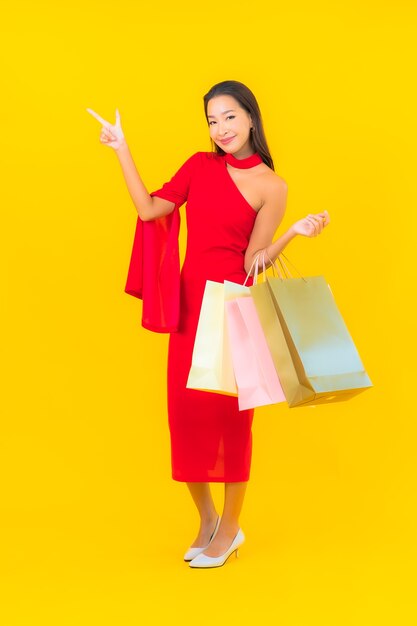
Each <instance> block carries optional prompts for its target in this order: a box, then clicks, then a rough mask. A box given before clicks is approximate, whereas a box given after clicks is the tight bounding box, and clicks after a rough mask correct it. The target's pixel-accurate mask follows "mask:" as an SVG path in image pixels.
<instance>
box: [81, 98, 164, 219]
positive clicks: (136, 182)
mask: <svg viewBox="0 0 417 626" xmlns="http://www.w3.org/2000/svg"><path fill="white" fill-rule="evenodd" d="M87 111H88V112H89V113H90V114H91V115H92V116H93V117H95V118H96V120H98V121H99V122H100V123H101V124H102V129H101V133H100V141H101V143H102V144H104V145H106V146H108V147H109V148H113V150H114V151H115V152H116V154H117V156H118V159H119V163H120V165H121V168H122V172H123V176H124V178H125V181H126V185H127V188H128V190H129V194H130V197H131V198H132V200H133V204H134V205H135V208H136V211H137V212H138V215H139V217H140V219H141V220H142V221H144V222H148V221H151V220H155V219H157V218H158V217H163V216H164V215H169V213H172V211H173V210H174V209H175V202H171V201H170V200H167V199H165V198H159V197H154V196H151V195H150V194H149V193H148V191H147V189H146V187H145V185H144V184H143V181H142V179H141V177H140V176H139V172H138V171H137V169H136V165H135V162H134V160H133V157H132V155H131V153H130V150H129V146H128V145H127V142H126V140H125V136H124V133H123V130H122V125H121V121H120V113H119V110H118V109H116V123H115V124H111V123H110V122H108V121H107V120H105V119H103V118H102V117H101V116H100V115H99V114H98V113H96V112H95V111H93V109H87Z"/></svg>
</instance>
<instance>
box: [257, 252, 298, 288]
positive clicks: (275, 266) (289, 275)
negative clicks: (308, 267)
mask: <svg viewBox="0 0 417 626" xmlns="http://www.w3.org/2000/svg"><path fill="white" fill-rule="evenodd" d="M265 254H266V256H267V257H268V261H269V262H270V264H271V267H272V272H273V273H274V275H275V272H274V270H277V272H278V275H279V277H280V279H281V280H282V279H283V278H282V274H281V272H280V270H279V269H278V266H277V265H276V261H277V260H278V261H279V262H280V263H281V266H282V268H283V270H284V274H286V278H293V275H292V274H291V272H290V270H289V269H288V267H287V266H286V264H285V263H284V261H283V260H282V258H281V257H284V259H287V261H288V263H290V264H291V265H292V266H293V267H294V269H296V270H297V268H296V267H295V265H294V263H291V261H290V260H289V259H288V258H287V257H286V256H285V254H284V253H283V252H280V254H279V255H278V257H277V259H275V261H273V260H272V259H271V257H270V256H269V254H268V253H267V252H266V250H264V251H263V255H262V265H263V271H264V273H265ZM297 272H298V273H299V274H300V276H301V278H302V279H303V280H304V282H307V281H306V280H305V278H304V276H302V274H301V273H300V272H299V271H298V270H297Z"/></svg>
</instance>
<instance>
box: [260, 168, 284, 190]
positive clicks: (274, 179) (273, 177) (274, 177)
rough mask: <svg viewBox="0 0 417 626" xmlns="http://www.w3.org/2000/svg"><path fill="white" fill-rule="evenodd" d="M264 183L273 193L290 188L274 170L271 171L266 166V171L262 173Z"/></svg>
mask: <svg viewBox="0 0 417 626" xmlns="http://www.w3.org/2000/svg"><path fill="white" fill-rule="evenodd" d="M262 182H263V183H264V184H265V185H268V187H270V188H271V190H273V191H278V190H279V189H281V190H282V189H286V188H287V187H288V185H287V182H286V181H285V180H284V179H283V178H282V176H279V175H278V174H277V173H276V172H274V170H271V168H270V167H268V166H267V165H266V167H265V170H264V171H263V172H262Z"/></svg>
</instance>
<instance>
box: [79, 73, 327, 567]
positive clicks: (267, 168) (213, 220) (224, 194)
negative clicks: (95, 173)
mask: <svg viewBox="0 0 417 626" xmlns="http://www.w3.org/2000/svg"><path fill="white" fill-rule="evenodd" d="M87 110H88V111H89V113H91V114H92V115H93V116H94V117H95V118H96V119H97V120H98V121H99V122H100V123H101V124H102V129H101V134H100V141H101V142H102V143H103V144H104V145H107V146H110V147H112V148H113V149H114V150H115V152H116V154H117V156H118V159H119V162H120V164H121V167H122V171H123V175H124V178H125V181H126V184H127V187H128V190H129V193H130V195H131V198H132V200H133V203H134V205H135V207H136V210H137V212H138V215H139V218H140V220H142V221H143V222H147V221H153V220H158V219H160V218H163V217H166V216H169V215H170V214H172V213H173V212H174V211H178V209H179V207H180V206H181V205H182V204H184V202H187V205H186V216H187V250H186V256H185V260H184V264H183V267H182V269H181V277H180V281H181V282H180V296H179V298H180V322H179V327H178V329H177V330H176V332H172V333H171V334H170V340H169V350H168V417H169V428H170V438H171V464H172V478H173V479H174V480H177V481H182V482H186V483H187V486H188V488H189V491H190V493H191V496H192V498H193V500H194V502H195V505H196V507H197V509H198V512H199V514H200V520H201V521H200V528H199V532H198V534H197V536H196V538H195V540H194V541H193V543H192V544H191V546H190V548H189V549H188V550H187V552H186V553H185V555H184V560H186V561H189V565H190V566H191V567H219V566H221V565H223V564H224V563H225V562H226V560H227V558H228V557H229V556H230V554H232V553H233V552H235V553H236V556H237V549H238V547H239V546H240V545H241V544H242V543H243V541H244V539H245V538H244V534H243V531H242V529H241V528H240V526H239V515H240V512H241V509H242V505H243V500H244V495H245V491H246V487H247V482H248V480H249V475H250V465H251V455H252V432H251V428H252V420H253V415H254V411H253V409H251V410H246V411H239V409H238V402H237V398H236V397H234V396H226V395H222V394H216V393H207V392H204V391H197V390H194V389H187V388H186V382H187V377H188V373H189V369H190V365H191V358H192V351H193V345H194V338H195V332H196V328H197V324H198V319H199V313H200V305H201V301H202V297H203V292H204V287H205V283H206V280H208V279H210V280H213V281H218V282H223V281H224V280H225V279H227V280H230V281H233V282H236V283H240V284H242V283H243V282H244V280H245V278H246V275H247V274H248V273H249V271H250V268H251V265H252V261H253V260H254V258H255V256H256V255H257V254H259V252H265V254H266V257H265V258H268V257H269V258H270V259H271V260H275V259H276V258H277V257H278V255H279V254H280V253H281V251H282V250H283V249H284V248H285V247H286V246H287V245H288V243H289V242H290V241H291V240H292V239H293V238H294V237H295V236H296V235H303V236H306V237H314V236H316V235H318V234H320V233H321V232H322V230H323V228H324V227H325V226H326V225H327V224H328V223H329V215H328V213H327V211H324V212H323V213H318V214H309V215H307V216H306V217H304V218H302V219H300V220H298V221H297V222H295V223H294V224H293V225H292V226H290V228H289V229H288V230H287V231H286V232H285V233H283V234H282V235H281V236H280V237H279V238H278V239H277V240H276V241H272V240H273V237H274V234H275V232H276V230H277V228H278V226H279V225H280V223H281V221H282V219H283V217H284V213H285V207H286V200H287V184H286V182H285V180H283V179H282V178H281V177H280V176H279V175H277V174H276V173H275V171H274V164H273V161H272V158H271V155H270V153H269V149H268V145H267V142H266V139H265V134H264V129H263V125H262V119H261V113H260V110H259V106H258V103H257V101H256V99H255V96H254V95H253V93H252V92H251V91H250V89H248V87H246V86H245V85H244V84H242V83H240V82H237V81H232V80H228V81H224V82H221V83H218V84H216V85H214V86H213V87H212V88H211V89H210V90H209V92H208V93H207V94H206V95H205V96H204V111H205V117H206V120H207V124H208V130H209V134H210V138H211V142H212V150H211V151H210V152H196V153H194V154H193V155H192V156H190V157H189V158H188V159H187V161H186V162H185V163H184V164H183V165H182V166H181V167H180V169H179V170H178V171H177V172H176V173H175V174H174V176H173V177H172V178H171V180H169V181H168V182H166V183H164V185H163V186H162V187H161V188H160V189H158V190H156V191H153V192H152V193H148V191H147V189H146V187H145V185H144V183H143V182H142V180H141V178H140V176H139V173H138V172H137V170H136V167H135V164H134V161H133V158H132V156H131V154H130V151H129V148H128V145H127V142H126V140H125V137H124V134H123V131H122V128H121V124H120V115H119V112H118V111H116V124H115V125H112V124H110V123H109V122H107V121H105V120H103V119H102V118H101V117H100V116H99V115H97V114H96V113H95V112H94V111H92V110H91V109H87ZM213 148H214V149H213ZM247 284H249V285H250V284H252V279H251V278H249V279H248V283H247ZM210 482H224V483H225V498H224V507H223V511H222V515H221V517H220V516H219V515H218V513H217V511H216V509H215V505H214V502H213V499H212V495H211V491H210V484H209V483H210Z"/></svg>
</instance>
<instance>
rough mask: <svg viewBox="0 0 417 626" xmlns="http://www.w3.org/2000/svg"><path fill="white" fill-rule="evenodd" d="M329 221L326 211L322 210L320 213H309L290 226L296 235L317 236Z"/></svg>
mask: <svg viewBox="0 0 417 626" xmlns="http://www.w3.org/2000/svg"><path fill="white" fill-rule="evenodd" d="M329 222H330V216H329V213H328V212H327V211H322V213H309V214H308V215H307V217H304V218H303V219H301V220H298V222H295V224H293V225H292V228H293V230H294V231H295V233H296V234H297V235H304V236H305V237H317V235H320V233H321V231H322V230H323V228H324V227H325V226H327V224H328V223H329Z"/></svg>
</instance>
